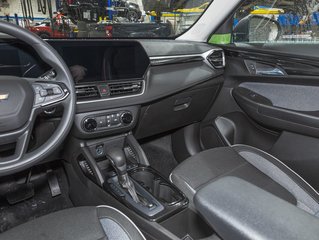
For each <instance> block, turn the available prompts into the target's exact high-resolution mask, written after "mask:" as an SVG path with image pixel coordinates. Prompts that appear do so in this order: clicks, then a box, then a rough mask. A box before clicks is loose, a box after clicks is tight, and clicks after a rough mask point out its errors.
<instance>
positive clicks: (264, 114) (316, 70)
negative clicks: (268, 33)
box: [202, 45, 319, 190]
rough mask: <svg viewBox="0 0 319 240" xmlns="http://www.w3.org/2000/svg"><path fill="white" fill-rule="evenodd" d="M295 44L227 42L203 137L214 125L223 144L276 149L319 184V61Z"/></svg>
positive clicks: (272, 151)
mask: <svg viewBox="0 0 319 240" xmlns="http://www.w3.org/2000/svg"><path fill="white" fill-rule="evenodd" d="M296 46H297V47H296V49H297V48H298V50H296V51H295V52H297V53H298V54H287V53H285V52H287V49H286V48H284V49H283V50H284V51H280V49H279V48H278V49H277V51H276V52H275V51H272V50H270V49H269V48H268V49H264V48H261V47H260V48H259V47H255V48H250V49H249V48H247V47H245V48H238V47H233V46H231V47H225V48H224V50H225V53H226V69H225V75H224V77H225V82H224V86H223V88H222V90H221V93H220V95H219V96H218V98H217V100H216V102H215V104H214V106H213V107H212V108H211V110H210V112H209V114H208V115H207V117H206V119H205V120H206V121H205V122H204V123H203V124H202V136H204V135H205V134H206V136H205V137H204V139H202V141H203V144H204V145H205V142H207V141H206V140H207V138H208V137H207V132H208V131H207V129H208V128H209V126H210V127H213V128H214V129H215V130H216V131H217V132H218V134H219V137H220V138H221V139H222V140H223V143H224V144H227V145H233V144H248V145H252V146H254V147H258V148H260V149H262V150H264V151H266V152H268V153H270V154H273V155H274V156H275V157H278V158H279V159H280V160H281V161H283V162H284V163H285V164H287V165H288V166H289V167H290V168H292V169H293V170H294V171H296V172H297V173H299V174H300V175H301V176H302V177H304V178H305V179H306V180H307V181H308V182H309V183H310V184H312V186H314V187H315V188H316V189H318V190H319V180H317V178H318V177H317V173H318V170H319V159H318V156H319V77H318V76H319V64H318V58H315V57H314V54H311V55H310V56H306V54H307V52H309V51H308V50H307V51H305V54H304V56H302V50H301V49H302V48H300V47H298V45H296ZM315 51H317V50H315ZM317 56H319V54H318V55H317ZM226 105H227V107H226ZM212 120H213V121H212ZM245 121H246V122H245ZM212 122H213V124H211V123H212ZM243 128H244V129H243ZM214 137H216V136H214ZM205 139H206V140H205ZM208 145H209V144H208Z"/></svg>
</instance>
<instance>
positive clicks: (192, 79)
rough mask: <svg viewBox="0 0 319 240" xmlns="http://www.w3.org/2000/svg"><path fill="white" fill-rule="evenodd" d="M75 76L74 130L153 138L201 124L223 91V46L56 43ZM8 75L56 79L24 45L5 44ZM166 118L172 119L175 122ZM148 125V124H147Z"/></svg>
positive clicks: (3, 68) (3, 63)
mask: <svg viewBox="0 0 319 240" xmlns="http://www.w3.org/2000/svg"><path fill="white" fill-rule="evenodd" d="M48 43H49V44H50V45H51V46H52V47H53V48H55V50H56V51H57V52H58V53H59V54H60V55H61V56H62V58H63V59H64V61H65V63H66V64H67V65H68V67H69V69H70V72H71V74H72V75H73V79H74V81H75V87H76V94H77V114H76V117H75V124H74V131H73V133H74V135H76V136H77V137H80V138H94V137H99V136H105V135H109V134H115V133H121V132H126V131H131V130H132V129H134V128H135V129H136V133H137V135H140V137H147V136H148V135H151V134H156V133H159V132H163V131H167V130H170V129H174V128H177V127H181V126H183V125H187V124H190V123H192V122H196V121H200V119H201V118H203V117H204V116H205V113H206V111H208V108H209V106H210V105H211V103H212V101H213V100H214V98H215V96H216V95H217V92H218V89H219V87H220V84H222V82H223V78H222V74H223V68H224V66H225V57H224V53H223V51H222V49H220V48H217V47H214V46H211V45H208V44H205V43H195V42H187V41H174V40H91V39H90V40H89V39H83V40H81V39H77V40H59V39H55V40H48ZM0 51H5V53H6V54H5V56H6V57H4V58H1V60H0V74H1V75H10V74H12V73H14V74H16V75H20V76H24V77H39V76H41V77H42V78H44V79H45V80H54V72H53V71H52V70H51V69H50V67H49V66H47V65H46V64H45V63H44V62H42V61H41V59H39V57H38V56H37V54H36V52H35V51H34V50H33V49H29V48H27V47H25V46H24V45H23V43H21V42H16V41H15V40H10V41H7V42H0ZM165 119H171V120H170V121H169V122H167V121H166V120H165ZM142 126H143V127H142ZM150 128H151V129H150Z"/></svg>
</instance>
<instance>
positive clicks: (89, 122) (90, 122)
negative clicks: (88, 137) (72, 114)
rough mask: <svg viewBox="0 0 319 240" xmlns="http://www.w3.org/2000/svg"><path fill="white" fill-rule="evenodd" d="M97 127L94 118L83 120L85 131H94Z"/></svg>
mask: <svg viewBox="0 0 319 240" xmlns="http://www.w3.org/2000/svg"><path fill="white" fill-rule="evenodd" d="M96 127H97V122H96V120H95V119H94V118H87V119H85V120H84V128H85V130H87V131H90V132H91V131H94V130H95V129H96Z"/></svg>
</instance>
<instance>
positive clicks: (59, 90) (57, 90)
mask: <svg viewBox="0 0 319 240" xmlns="http://www.w3.org/2000/svg"><path fill="white" fill-rule="evenodd" d="M52 90H53V94H55V95H58V94H61V93H62V90H61V89H60V88H59V87H54V88H53V89H52Z"/></svg>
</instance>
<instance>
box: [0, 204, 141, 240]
mask: <svg viewBox="0 0 319 240" xmlns="http://www.w3.org/2000/svg"><path fill="white" fill-rule="evenodd" d="M0 239H1V240H9V239H10V240H13V239H14V240H22V239H23V240H35V239H36V240H42V239H43V240H53V239H54V240H71V239H72V240H75V239H76V240H88V239H90V240H107V239H108V240H118V239H121V240H130V239H134V240H135V239H136V240H143V239H145V238H144V236H143V235H142V233H141V231H140V230H139V229H138V228H137V227H136V226H135V224H134V223H133V222H132V221H131V220H130V219H129V218H128V217H127V216H125V215H124V214H123V213H122V212H120V211H118V210H116V209H115V208H112V207H109V206H99V207H77V208H70V209H66V210H62V211H59V212H55V213H52V214H49V215H46V216H43V217H40V218H38V219H35V220H33V221H30V222H27V223H25V224H22V225H20V226H17V227H15V228H13V229H10V230H8V231H6V232H4V233H2V234H0Z"/></svg>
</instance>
